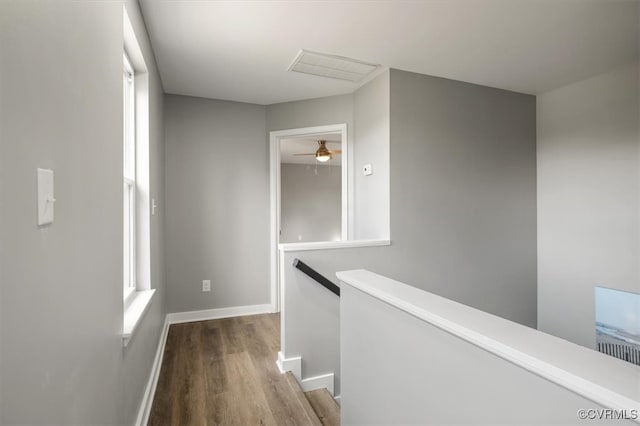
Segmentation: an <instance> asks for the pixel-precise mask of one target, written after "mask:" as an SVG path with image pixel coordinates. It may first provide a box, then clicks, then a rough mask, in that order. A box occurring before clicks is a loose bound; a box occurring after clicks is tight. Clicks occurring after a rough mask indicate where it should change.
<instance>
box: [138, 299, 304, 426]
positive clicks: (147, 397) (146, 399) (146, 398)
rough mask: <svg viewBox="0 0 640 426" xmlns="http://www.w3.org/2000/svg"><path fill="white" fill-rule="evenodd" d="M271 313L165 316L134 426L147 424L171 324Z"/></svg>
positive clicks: (265, 309) (239, 309) (262, 308)
mask: <svg viewBox="0 0 640 426" xmlns="http://www.w3.org/2000/svg"><path fill="white" fill-rule="evenodd" d="M271 312H273V307H272V306H271V305H250V306H236V307H232V308H221V309H207V310H205V311H191V312H176V313H171V314H167V315H166V317H165V321H164V326H163V327H162V331H161V333H160V339H159V340H158V348H157V349H156V356H155V358H154V359H153V365H152V366H151V372H150V373H149V379H148V380H147V386H146V388H145V390H144V395H143V396H142V401H141V402H140V408H139V409H138V415H137V417H136V423H135V424H136V426H144V425H146V424H147V423H148V422H149V414H151V405H152V404H153V397H154V395H155V393H156V386H157V385H158V377H159V376H160V368H161V367H162V358H163V356H164V347H165V345H166V343H167V335H168V334H169V326H170V325H171V324H179V323H183V322H193V321H205V320H210V319H220V318H231V317H239V316H243V315H257V314H267V313H271ZM300 364H302V361H300Z"/></svg>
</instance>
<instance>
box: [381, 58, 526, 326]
mask: <svg viewBox="0 0 640 426" xmlns="http://www.w3.org/2000/svg"><path fill="white" fill-rule="evenodd" d="M535 105H536V104H535V97H533V96H529V95H523V94H519V93H514V92H508V91H504V90H498V89H492V88H488V87H483V86H477V85H473V84H468V83H462V82H458V81H453V80H447V79H443V78H437V77H429V76H425V75H420V74H414V73H409V72H403V71H398V70H391V124H390V126H391V160H390V161H391V239H392V243H393V247H392V254H390V259H389V261H388V262H385V264H384V266H383V265H381V269H382V268H384V270H385V272H386V271H388V272H391V274H388V275H389V276H390V277H392V278H394V279H397V280H399V281H402V282H406V283H411V284H413V285H415V286H417V287H420V288H423V289H425V290H428V291H431V292H433V293H436V294H438V295H441V296H444V297H447V298H450V299H453V300H456V301H458V302H461V303H464V304H466V305H470V306H474V307H476V308H479V309H482V310H484V311H486V312H491V313H495V314H497V315H499V316H501V317H504V318H507V319H511V320H514V321H516V322H520V323H522V324H526V325H529V326H532V327H535V326H536V127H535V126H536V110H535ZM383 275H385V274H384V273H383Z"/></svg>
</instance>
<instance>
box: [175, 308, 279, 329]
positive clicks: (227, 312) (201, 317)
mask: <svg viewBox="0 0 640 426" xmlns="http://www.w3.org/2000/svg"><path fill="white" fill-rule="evenodd" d="M271 312H273V307H272V306H271V305H270V304H265V305H249V306H234V307H231V308H219V309H206V310H203V311H190V312H174V313H171V314H167V320H168V321H169V324H180V323H183V322H194V321H206V320H212V319H220V318H231V317H240V316H243V315H257V314H268V313H271Z"/></svg>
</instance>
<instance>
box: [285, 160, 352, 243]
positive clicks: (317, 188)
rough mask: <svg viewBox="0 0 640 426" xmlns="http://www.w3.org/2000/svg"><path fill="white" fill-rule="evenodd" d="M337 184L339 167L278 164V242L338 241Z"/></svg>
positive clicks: (339, 198) (339, 189) (339, 188)
mask: <svg viewBox="0 0 640 426" xmlns="http://www.w3.org/2000/svg"><path fill="white" fill-rule="evenodd" d="M316 173H317V174H316ZM341 182H342V167H340V166H334V165H329V166H317V167H316V166H312V165H309V164H281V165H280V188H281V192H280V229H281V231H282V234H281V235H280V242H281V243H297V242H300V241H302V242H309V241H336V240H340V238H341V235H342V208H341V205H342V185H341ZM299 237H302V238H301V239H299Z"/></svg>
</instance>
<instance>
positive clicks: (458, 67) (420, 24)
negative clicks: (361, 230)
mask: <svg viewBox="0 0 640 426" xmlns="http://www.w3.org/2000/svg"><path fill="white" fill-rule="evenodd" d="M139 2H140V4H141V8H142V11H143V14H144V18H145V22H146V25H147V29H148V31H149V35H150V38H151V42H152V46H153V50H154V53H155V55H156V60H157V62H158V67H159V69H160V75H161V78H162V81H163V85H164V89H165V91H166V92H167V93H173V94H181V95H191V96H199V97H206V98H215V99H226V100H234V101H240V102H250V103H257V104H263V105H266V104H272V103H279V102H285V101H292V100H298V99H308V98H315V97H321V96H330V95H336V94H343V93H351V92H353V91H354V90H355V89H356V88H358V87H359V86H360V85H362V84H364V83H365V82H366V81H367V80H364V81H361V82H359V83H350V82H346V81H339V80H333V79H329V78H323V77H317V76H311V75H306V74H300V73H293V72H290V71H287V68H288V67H289V65H290V64H291V62H292V61H293V60H294V58H295V57H296V55H297V54H298V52H299V50H300V49H308V50H312V51H316V52H321V53H328V54H333V55H341V56H347V57H351V58H354V59H358V60H362V61H367V62H373V63H378V64H381V65H382V67H381V70H384V69H386V68H387V67H391V68H397V69H403V70H407V71H413V72H418V73H423V74H429V75H435V76H441V77H446V78H451V79H455V80H461V81H467V82H472V83H477V84H482V85H486V86H492V87H498V88H503V89H508V90H513V91H517V92H523V93H530V94H538V93H542V92H545V91H548V90H550V89H553V88H557V87H561V86H563V85H566V84H568V83H571V82H574V81H578V80H582V79H584V78H587V77H590V76H592V75H596V74H599V73H601V72H605V71H608V70H610V69H613V68H614V67H616V66H619V65H623V64H626V63H629V62H631V61H632V60H634V59H637V57H638V24H639V17H640V14H639V12H638V4H639V2H640V0H422V1H420V0H414V1H409V0H381V1H361V0H341V1H336V0H327V1H305V0H297V1H296V0H290V1H273V0H260V1H224V0H197V1H195V0H194V1H191V0H139ZM379 72H380V71H379Z"/></svg>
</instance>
